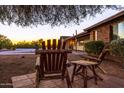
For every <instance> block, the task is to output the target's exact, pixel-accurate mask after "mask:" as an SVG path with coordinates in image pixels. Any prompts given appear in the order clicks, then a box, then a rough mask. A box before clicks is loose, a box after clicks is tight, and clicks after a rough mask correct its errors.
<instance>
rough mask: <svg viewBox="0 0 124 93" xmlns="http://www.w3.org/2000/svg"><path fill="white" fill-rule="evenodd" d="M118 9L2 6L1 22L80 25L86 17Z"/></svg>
mask: <svg viewBox="0 0 124 93" xmlns="http://www.w3.org/2000/svg"><path fill="white" fill-rule="evenodd" d="M109 8H112V9H118V8H120V6H116V5H37V6H36V5H23V6H22V5H1V6H0V22H2V23H3V24H4V23H8V24H9V25H10V24H11V23H15V24H17V25H20V26H23V27H24V26H32V25H35V26H37V25H38V24H40V25H45V24H49V25H51V26H55V25H67V24H69V23H75V24H79V23H80V22H81V21H83V19H84V18H85V17H87V16H88V15H89V16H95V15H96V14H98V13H102V12H103V11H104V10H105V9H109Z"/></svg>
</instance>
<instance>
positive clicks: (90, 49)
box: [84, 41, 104, 55]
mask: <svg viewBox="0 0 124 93" xmlns="http://www.w3.org/2000/svg"><path fill="white" fill-rule="evenodd" d="M84 47H85V51H86V52H87V53H89V54H96V55H98V54H100V52H101V51H102V49H103V47H104V42H103V41H89V42H87V43H85V44H84Z"/></svg>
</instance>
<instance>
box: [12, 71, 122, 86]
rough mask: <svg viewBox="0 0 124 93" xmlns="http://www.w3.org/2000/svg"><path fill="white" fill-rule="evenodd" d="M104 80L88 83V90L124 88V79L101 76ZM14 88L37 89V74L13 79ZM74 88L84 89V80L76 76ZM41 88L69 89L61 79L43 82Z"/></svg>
mask: <svg viewBox="0 0 124 93" xmlns="http://www.w3.org/2000/svg"><path fill="white" fill-rule="evenodd" d="M100 76H101V77H102V78H103V79H104V80H103V81H98V84H97V85H95V84H94V80H93V79H91V80H89V81H88V88H123V87H124V79H120V78H118V77H114V76H110V75H104V74H100ZM12 84H13V88H34V87H35V73H31V74H26V75H22V76H15V77H12ZM72 86H73V88H83V79H82V77H81V76H76V77H75V80H74V83H73V84H72ZM39 87H40V88H67V85H66V81H65V80H64V81H62V80H60V79H56V80H43V81H42V83H40V85H39Z"/></svg>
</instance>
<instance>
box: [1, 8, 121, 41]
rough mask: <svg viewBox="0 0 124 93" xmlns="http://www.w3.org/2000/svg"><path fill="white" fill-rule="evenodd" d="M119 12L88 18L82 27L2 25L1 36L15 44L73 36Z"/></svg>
mask: <svg viewBox="0 0 124 93" xmlns="http://www.w3.org/2000/svg"><path fill="white" fill-rule="evenodd" d="M117 12H119V11H117V10H116V11H115V10H110V9H109V10H106V11H105V12H104V13H103V14H99V15H96V17H90V18H86V19H85V20H84V22H82V23H81V24H80V25H75V24H71V25H69V26H67V27H64V26H58V27H56V26H55V27H53V28H52V27H51V26H49V25H44V26H43V25H39V26H38V27H24V28H22V27H21V26H20V27H18V26H16V25H15V24H12V25H10V26H8V25H3V24H1V23H0V34H2V35H5V36H7V37H8V38H9V39H11V40H12V41H13V42H17V41H22V40H26V41H31V40H38V39H40V38H42V39H53V38H57V39H58V38H59V37H60V36H72V35H73V34H75V30H77V32H78V33H81V32H83V29H84V28H87V27H89V26H91V25H93V24H95V23H97V22H99V21H101V20H103V19H106V18H108V17H110V16H112V15H114V14H116V13H117Z"/></svg>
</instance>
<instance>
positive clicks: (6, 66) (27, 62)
mask: <svg viewBox="0 0 124 93" xmlns="http://www.w3.org/2000/svg"><path fill="white" fill-rule="evenodd" d="M68 58H69V60H79V59H82V58H80V57H79V56H75V55H74V54H70V55H69V56H68ZM35 59H36V56H35V55H11V56H0V83H11V77H13V76H18V75H24V74H29V73H33V72H35ZM101 67H102V68H103V69H104V70H105V71H106V72H107V74H109V75H113V76H117V77H119V78H123V79H124V69H123V68H122V67H121V65H120V64H119V63H116V62H110V61H104V62H103V63H102V64H101Z"/></svg>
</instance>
